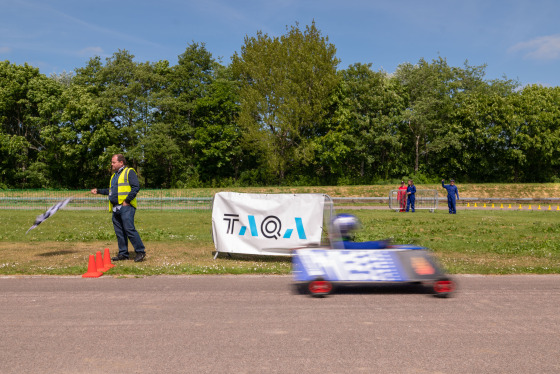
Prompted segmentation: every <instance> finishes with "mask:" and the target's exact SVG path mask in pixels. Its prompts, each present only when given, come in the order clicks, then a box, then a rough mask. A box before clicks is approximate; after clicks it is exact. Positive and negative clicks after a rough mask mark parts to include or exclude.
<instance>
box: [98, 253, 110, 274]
mask: <svg viewBox="0 0 560 374" xmlns="http://www.w3.org/2000/svg"><path fill="white" fill-rule="evenodd" d="M95 266H97V271H100V272H102V273H104V272H106V271H107V270H109V269H106V268H105V267H104V265H103V258H102V257H101V251H97V253H96V254H95Z"/></svg>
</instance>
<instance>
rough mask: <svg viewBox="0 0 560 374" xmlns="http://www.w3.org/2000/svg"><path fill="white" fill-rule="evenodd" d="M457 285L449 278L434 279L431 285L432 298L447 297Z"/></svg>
mask: <svg viewBox="0 0 560 374" xmlns="http://www.w3.org/2000/svg"><path fill="white" fill-rule="evenodd" d="M456 288H457V285H456V284H455V282H454V281H453V279H451V278H449V277H441V278H439V279H436V280H435V281H434V284H433V290H434V296H436V297H449V296H451V294H453V292H455V289H456Z"/></svg>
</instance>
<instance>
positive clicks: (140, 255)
mask: <svg viewBox="0 0 560 374" xmlns="http://www.w3.org/2000/svg"><path fill="white" fill-rule="evenodd" d="M144 257H146V253H145V252H140V253H137V254H136V257H135V258H134V262H141V261H144Z"/></svg>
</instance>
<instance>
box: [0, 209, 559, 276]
mask: <svg viewBox="0 0 560 374" xmlns="http://www.w3.org/2000/svg"><path fill="white" fill-rule="evenodd" d="M337 211H338V212H343V209H338V210H337ZM349 212H350V213H352V214H355V215H357V216H358V217H359V218H360V220H361V221H362V224H363V230H362V231H361V232H360V234H359V236H358V238H357V239H358V240H377V239H385V238H392V239H393V242H394V243H395V244H417V245H422V246H426V247H428V248H431V249H432V250H433V251H434V253H435V254H436V256H437V257H438V258H439V260H440V262H441V263H442V265H443V266H444V267H445V268H446V269H447V271H449V272H450V273H453V274H457V273H460V274H474V273H477V274H524V273H533V274H550V273H560V212H556V211H546V210H544V211H514V210H506V211H504V210H493V211H490V210H461V211H459V214H457V215H449V214H447V212H446V211H445V210H444V209H441V210H438V211H436V212H435V213H430V212H428V211H419V212H417V213H415V214H405V213H396V212H392V211H389V210H365V209H364V210H352V211H349ZM40 213H42V211H36V210H27V211H24V210H0V274H2V275H17V274H21V275H81V274H83V273H84V272H85V271H86V269H87V263H88V258H89V255H90V254H95V252H96V251H102V252H103V250H104V248H110V250H111V253H112V254H113V255H114V254H115V253H116V251H117V246H116V239H115V234H114V232H113V227H112V224H111V215H110V214H109V213H108V212H105V211H72V210H63V211H60V212H58V213H57V214H56V215H54V216H53V217H51V218H49V220H47V221H46V222H44V223H43V224H41V225H40V226H39V227H37V228H36V229H34V230H32V231H30V232H29V234H27V235H26V234H25V232H26V231H27V229H28V228H29V227H30V226H31V224H32V223H33V221H34V219H35V217H36V216H37V215H38V214H40ZM211 225H212V224H211V212H210V211H163V212H160V211H142V210H139V211H138V213H137V215H136V226H137V229H138V230H139V231H140V234H141V236H142V239H143V241H144V243H145V244H146V248H147V261H145V262H143V263H134V262H133V261H125V262H120V263H117V266H116V267H115V268H113V269H111V270H110V271H109V272H108V273H107V275H109V274H112V275H115V276H119V275H122V276H131V275H132V276H134V275H137V276H146V275H157V274H289V272H290V269H291V264H290V260H289V259H287V258H278V257H265V256H258V257H250V256H240V255H237V256H234V257H232V258H229V257H228V256H220V257H219V258H218V259H216V260H214V259H213V254H212V251H213V250H214V245H213V243H212V234H211ZM131 251H132V248H131Z"/></svg>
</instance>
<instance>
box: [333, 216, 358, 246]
mask: <svg viewBox="0 0 560 374" xmlns="http://www.w3.org/2000/svg"><path fill="white" fill-rule="evenodd" d="M361 227H362V224H361V223H360V220H359V219H358V218H357V217H356V216H353V215H352V214H346V213H342V214H337V215H336V216H335V217H334V218H333V220H332V223H331V230H332V231H333V233H335V235H336V234H339V235H340V236H341V237H342V240H351V239H352V237H353V236H354V231H356V230H359V229H360V228H361Z"/></svg>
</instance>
